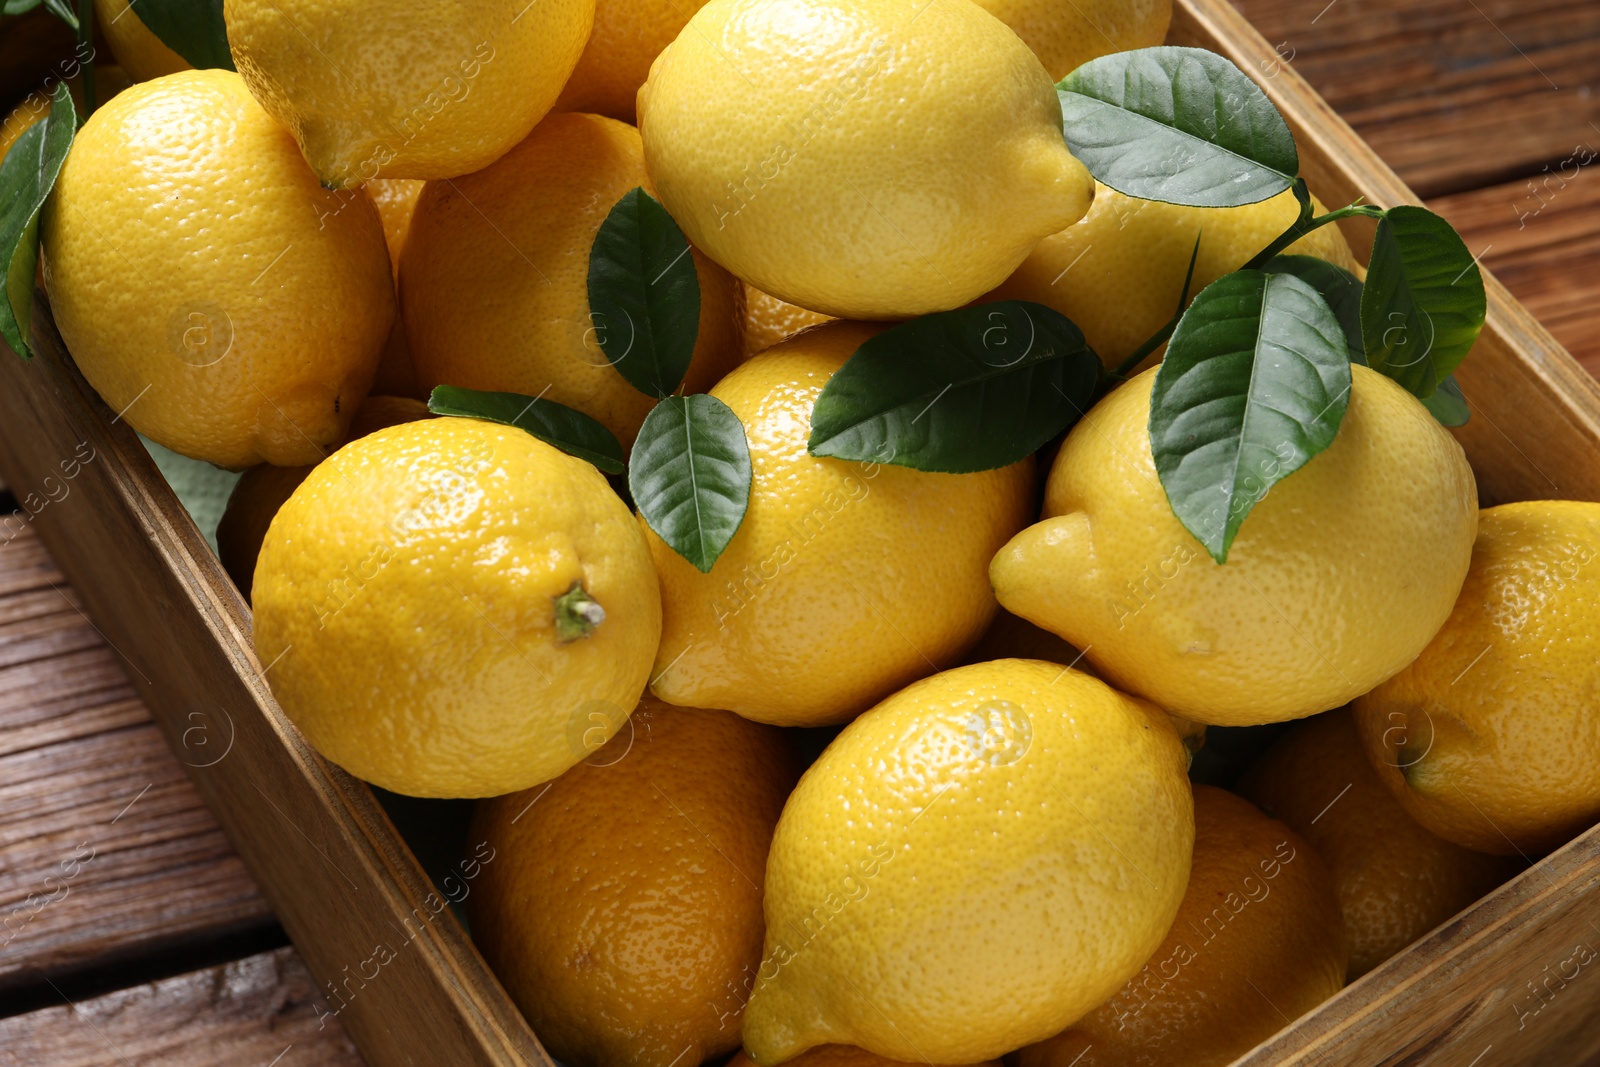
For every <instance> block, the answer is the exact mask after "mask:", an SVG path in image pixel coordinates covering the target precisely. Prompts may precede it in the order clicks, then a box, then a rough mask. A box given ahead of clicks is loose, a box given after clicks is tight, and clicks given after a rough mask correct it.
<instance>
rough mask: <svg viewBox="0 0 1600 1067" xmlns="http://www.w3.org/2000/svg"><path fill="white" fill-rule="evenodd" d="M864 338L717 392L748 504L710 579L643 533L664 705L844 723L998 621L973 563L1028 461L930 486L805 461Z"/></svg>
mask: <svg viewBox="0 0 1600 1067" xmlns="http://www.w3.org/2000/svg"><path fill="white" fill-rule="evenodd" d="M874 332H875V330H874V328H873V327H868V326H863V325H861V324H859V323H846V322H840V323H830V324H828V325H825V326H818V327H816V328H815V329H812V330H808V331H806V332H805V333H803V334H801V335H800V336H798V337H795V338H794V339H792V340H790V341H786V342H784V343H783V344H781V345H778V346H777V347H775V348H770V349H768V350H767V351H766V352H764V353H762V354H761V355H759V356H756V357H755V358H753V359H751V360H750V361H749V362H747V363H745V364H744V365H743V366H741V367H740V368H739V369H738V370H736V371H734V372H733V373H732V374H730V375H728V377H726V378H724V379H723V380H722V381H721V382H719V383H718V384H717V386H716V388H715V389H713V390H711V395H712V396H714V397H717V398H718V399H719V400H721V401H722V402H723V403H725V404H727V405H728V407H730V408H732V409H733V412H734V414H735V415H737V416H738V417H739V419H740V421H741V422H743V423H744V430H745V437H746V438H747V439H748V441H749V447H750V465H751V468H752V471H753V474H752V478H751V486H750V503H749V506H748V508H747V509H746V511H745V516H744V521H743V523H742V524H741V525H740V527H739V531H738V533H736V534H734V536H733V540H732V541H730V542H729V543H728V547H727V548H726V549H725V550H724V551H723V553H722V555H721V557H719V558H718V560H717V562H716V563H715V565H713V566H712V568H711V570H710V572H709V573H705V574H702V573H701V572H700V571H699V570H698V569H696V568H695V566H694V564H692V563H690V562H689V561H688V560H686V559H684V558H683V557H681V556H679V555H678V554H677V553H676V552H674V551H673V550H672V549H671V548H669V547H668V546H667V545H666V544H665V543H664V542H663V541H662V540H661V539H660V538H659V537H657V536H656V534H655V533H654V532H653V531H650V532H648V533H647V536H648V538H649V541H650V549H651V552H652V553H653V555H654V557H655V561H656V568H657V570H658V571H659V572H660V575H661V597H662V606H663V610H664V613H665V622H664V627H663V630H662V635H661V651H660V654H659V657H658V661H657V665H656V673H655V680H654V682H653V683H652V688H653V689H654V691H655V693H656V695H657V696H659V697H661V698H662V699H663V700H666V701H668V702H669V703H673V704H689V705H694V706H698V707H715V708H727V709H728V710H730V711H736V712H738V713H739V714H740V715H744V716H747V717H748V718H752V719H757V720H759V721H761V722H771V723H776V724H778V725H780V726H815V725H819V724H823V723H833V722H843V721H844V720H846V719H849V718H850V717H852V716H854V715H856V714H857V713H859V712H861V711H862V710H864V709H865V708H867V707H868V706H869V705H871V704H872V703H873V702H874V701H876V700H880V699H882V698H883V697H885V696H887V695H888V694H889V693H891V692H893V691H894V690H895V689H897V688H899V687H900V686H903V685H905V684H906V683H907V682H910V681H913V680H914V679H917V678H920V677H922V676H923V675H926V674H930V673H932V672H933V671H935V670H937V669H938V668H939V667H941V666H948V665H949V664H951V663H953V662H954V661H955V659H956V658H957V657H958V656H960V654H961V653H962V652H963V651H965V650H966V648H967V647H968V646H969V645H971V644H972V643H973V642H974V641H976V640H977V639H978V637H979V635H980V634H982V633H983V630H984V628H985V627H986V626H987V625H988V624H989V620H990V619H991V618H992V617H993V616H994V613H995V601H994V594H993V593H992V592H991V591H990V590H989V588H988V585H987V583H986V582H985V581H984V578H983V567H984V563H985V561H986V560H987V559H988V558H989V557H990V556H992V555H993V554H994V551H995V549H997V548H999V547H1000V546H1001V545H1002V544H1004V543H1005V540H1006V538H1008V537H1010V536H1011V535H1012V534H1013V533H1015V532H1016V531H1017V530H1019V529H1021V527H1022V525H1023V524H1024V523H1025V522H1026V521H1027V516H1028V514H1029V513H1030V512H1031V510H1032V507H1033V464H1032V462H1031V461H1024V462H1022V463H1018V464H1015V465H1014V466H1011V467H1007V468H1004V469H1002V470H994V471H985V472H983V473H980V474H934V473H928V472H925V471H917V470H912V469H910V468H908V467H892V466H888V465H886V464H882V463H871V462H865V463H857V462H851V461H847V460H841V459H830V458H826V457H821V456H812V455H810V454H808V453H807V452H806V439H807V437H808V436H809V435H810V432H811V406H812V404H814V403H815V402H816V399H817V395H818V394H819V393H821V392H822V387H823V386H824V385H826V384H827V382H828V379H829V378H830V377H832V375H833V372H834V371H836V370H838V369H839V367H840V366H841V365H843V363H844V361H845V360H846V359H847V358H849V356H850V354H851V353H853V352H854V351H855V350H856V348H857V347H859V346H860V344H861V343H862V342H863V341H865V340H866V339H867V338H868V337H870V336H872V334H873V333H874ZM647 529H648V528H647Z"/></svg>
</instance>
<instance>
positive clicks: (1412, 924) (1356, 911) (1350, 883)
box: [1239, 708, 1516, 981]
mask: <svg viewBox="0 0 1600 1067" xmlns="http://www.w3.org/2000/svg"><path fill="white" fill-rule="evenodd" d="M1239 791H1240V792H1241V793H1243V794H1244V795H1245V796H1247V797H1249V798H1250V799H1251V800H1253V801H1255V802H1256V803H1257V804H1259V805H1261V808H1262V810H1263V811H1265V812H1266V813H1267V814H1268V815H1271V816H1272V817H1273V818H1275V819H1282V820H1283V821H1284V822H1285V823H1287V824H1288V825H1289V827H1290V828H1291V829H1293V830H1294V831H1295V832H1296V833H1298V834H1300V835H1301V836H1303V837H1304V838H1305V839H1306V840H1307V841H1309V842H1311V847H1312V848H1314V849H1316V850H1317V855H1319V856H1321V857H1322V858H1323V860H1325V861H1326V862H1327V864H1328V866H1329V868H1331V869H1332V871H1333V877H1334V880H1335V881H1336V882H1337V883H1338V888H1339V905H1340V908H1341V909H1342V910H1343V912H1344V927H1345V933H1346V935H1347V936H1348V937H1349V940H1350V970H1349V974H1348V977H1349V978H1350V979H1351V980H1352V981H1353V980H1355V979H1357V978H1359V977H1361V976H1362V975H1363V974H1366V973H1367V972H1368V971H1370V970H1372V968H1374V967H1376V966H1377V965H1378V964H1380V963H1382V962H1383V961H1384V960H1386V959H1388V958H1389V957H1390V956H1393V955H1394V954H1395V953H1396V952H1399V951H1400V950H1401V949H1402V948H1405V947H1406V946H1407V945H1409V944H1411V942H1413V941H1415V940H1416V939H1417V938H1419V937H1421V936H1422V935H1423V934H1425V933H1427V932H1428V931H1429V930H1432V929H1433V928H1434V927H1436V926H1438V925H1439V924H1440V923H1442V922H1444V921H1445V920H1446V919H1448V918H1450V916H1452V915H1454V914H1455V913H1456V912H1458V911H1460V910H1461V909H1463V908H1465V907H1466V906H1467V905H1469V904H1471V903H1472V902H1473V901H1475V900H1477V899H1478V898H1479V897H1481V896H1483V895H1484V894H1485V893H1487V892H1488V891H1489V890H1491V889H1493V888H1494V887H1495V886H1497V885H1499V884H1500V883H1501V882H1503V881H1505V880H1506V879H1507V878H1509V877H1511V875H1512V874H1513V873H1514V872H1515V870H1516V866H1515V865H1514V864H1512V863H1508V862H1507V861H1506V860H1504V859H1502V858H1500V857H1497V856H1487V855H1484V854H1483V853H1481V852H1473V851H1470V850H1469V849H1465V848H1462V847H1461V846H1460V845H1454V844H1451V843H1450V842H1448V841H1446V840H1444V839H1443V838H1440V837H1435V836H1434V835H1433V834H1430V833H1429V832H1428V831H1427V830H1424V829H1423V828H1422V826H1421V825H1420V824H1418V823H1417V822H1416V821H1415V820H1414V819H1412V818H1411V816H1409V815H1407V814H1406V812H1405V809H1404V808H1402V807H1401V806H1400V804H1399V802H1398V801H1396V800H1395V798H1394V797H1392V796H1390V795H1389V791H1388V790H1387V789H1385V788H1384V787H1383V783H1382V781H1380V780H1379V778H1378V774H1377V772H1376V771H1374V770H1373V769H1372V767H1371V765H1370V764H1368V762H1367V756H1366V753H1364V752H1363V751H1362V750H1361V738H1360V737H1359V736H1358V735H1357V734H1356V729H1355V723H1354V721H1353V720H1352V719H1351V718H1350V712H1349V711H1348V709H1345V708H1340V709H1339V710H1338V711H1330V712H1328V714H1326V715H1318V716H1317V717H1315V718H1313V719H1308V720H1306V721H1305V722H1304V723H1301V724H1300V725H1298V726H1296V727H1295V728H1294V729H1293V730H1291V731H1290V732H1289V733H1288V734H1287V735H1285V736H1284V737H1282V738H1280V739H1279V740H1278V742H1277V743H1276V744H1274V745H1273V746H1272V748H1270V749H1268V750H1267V752H1266V753H1265V754H1264V755H1263V756H1262V757H1261V758H1260V759H1259V760H1257V761H1256V763H1255V765H1254V766H1252V767H1251V768H1250V770H1249V771H1248V772H1247V774H1246V775H1245V777H1244V779H1243V780H1242V781H1241V782H1240V783H1239Z"/></svg>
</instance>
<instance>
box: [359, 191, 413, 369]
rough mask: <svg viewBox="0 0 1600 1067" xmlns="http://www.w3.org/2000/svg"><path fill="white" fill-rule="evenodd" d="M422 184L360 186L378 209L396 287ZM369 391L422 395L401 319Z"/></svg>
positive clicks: (396, 319) (396, 321) (397, 318)
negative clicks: (402, 253)
mask: <svg viewBox="0 0 1600 1067" xmlns="http://www.w3.org/2000/svg"><path fill="white" fill-rule="evenodd" d="M426 184H427V183H426V182H423V181H418V180H416V179H414V178H374V179H373V180H372V181H370V182H368V183H367V184H366V185H365V186H363V188H365V189H366V191H367V195H368V196H370V197H372V203H373V206H375V207H376V208H377V209H378V218H379V219H381V220H382V221H383V240H384V243H385V244H386V245H388V247H389V263H390V265H391V266H392V267H393V268H394V277H395V284H396V285H398V284H399V283H400V251H401V249H403V248H405V246H406V234H408V233H410V232H411V216H412V214H413V213H414V212H415V211H416V210H417V199H418V197H420V196H421V195H422V187H423V186H424V185H426ZM372 391H373V392H374V393H379V394H382V395H384V396H411V397H417V398H419V399H420V398H421V397H422V396H423V395H424V394H423V391H422V386H420V385H419V384H417V369H416V367H415V366H413V365H412V362H411V345H410V343H409V342H408V341H407V339H406V322H405V317H404V316H402V315H396V316H395V317H394V325H393V326H391V327H390V328H389V340H388V342H387V343H386V344H385V345H384V346H383V358H381V359H380V360H378V373H377V376H376V377H375V378H373V379H372Z"/></svg>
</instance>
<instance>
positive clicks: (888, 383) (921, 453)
mask: <svg viewBox="0 0 1600 1067" xmlns="http://www.w3.org/2000/svg"><path fill="white" fill-rule="evenodd" d="M1101 373H1102V372H1101V365H1100V357H1098V356H1096V355H1095V354H1094V352H1093V351H1091V350H1090V348H1089V346H1088V344H1087V343H1086V342H1085V341H1084V339H1083V334H1082V333H1081V332H1079V330H1078V328H1077V327H1076V326H1074V325H1073V324H1072V321H1071V320H1070V319H1068V318H1067V317H1066V316H1064V315H1062V314H1061V313H1060V312H1059V311H1055V310H1054V309H1052V308H1048V307H1045V306H1044V305H1043V304H1034V303H1030V302H1028V301H1023V300H1000V301H996V302H994V303H990V304H977V305H974V306H972V307H966V308H959V309H957V310H955V311H941V312H939V313H937V314H934V315H924V316H922V317H921V318H918V319H912V320H911V321H910V322H903V323H901V324H899V325H898V326H894V327H892V328H890V329H888V330H885V331H884V332H883V333H880V334H878V335H877V336H876V337H873V338H870V339H869V340H868V341H867V342H866V343H865V344H863V345H862V346H861V347H860V348H858V349H856V351H855V354H854V355H852V356H851V357H850V359H849V360H848V361H847V362H846V363H845V365H844V366H843V367H840V368H839V370H838V371H837V372H835V373H834V375H833V377H832V378H831V379H829V381H828V384H827V385H826V386H825V387H824V388H823V390H822V393H821V395H820V396H818V397H817V401H816V404H815V405H814V406H813V407H812V410H811V438H810V440H809V441H808V442H807V446H808V448H809V450H810V452H811V454H812V455H814V456H834V457H837V458H839V459H852V460H861V461H863V462H873V463H892V464H895V465H896V466H901V467H914V468H916V469H917V470H925V471H947V472H953V473H966V472H970V471H982V470H993V469H994V468H996V467H1006V466H1009V465H1011V464H1013V463H1016V462H1017V461H1019V460H1021V459H1023V458H1024V457H1026V456H1027V455H1029V454H1030V453H1031V452H1033V451H1034V450H1036V449H1037V448H1039V446H1040V445H1043V444H1044V443H1045V442H1046V441H1048V440H1050V439H1051V438H1052V437H1054V436H1056V435H1057V434H1059V433H1060V432H1061V431H1062V430H1064V429H1066V428H1067V427H1068V426H1071V425H1072V424H1073V423H1075V422H1077V421H1078V419H1079V418H1080V417H1081V416H1082V415H1083V413H1084V412H1085V411H1088V410H1089V405H1090V404H1091V403H1092V402H1093V400H1094V394H1095V389H1096V387H1097V386H1098V385H1099V384H1100V378H1101Z"/></svg>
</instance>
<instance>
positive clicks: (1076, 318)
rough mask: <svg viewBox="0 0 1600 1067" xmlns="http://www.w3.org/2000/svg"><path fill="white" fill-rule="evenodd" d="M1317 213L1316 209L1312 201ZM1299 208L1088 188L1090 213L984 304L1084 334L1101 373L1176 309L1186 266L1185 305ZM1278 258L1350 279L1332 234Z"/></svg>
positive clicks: (1341, 245) (1346, 258) (1342, 245)
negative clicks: (1026, 310) (1044, 309)
mask: <svg viewBox="0 0 1600 1067" xmlns="http://www.w3.org/2000/svg"><path fill="white" fill-rule="evenodd" d="M1312 204H1313V206H1314V207H1315V208H1316V210H1317V211H1318V213H1321V212H1322V206H1321V204H1320V203H1318V202H1317V201H1316V200H1315V198H1313V200H1312ZM1299 208H1300V205H1299V203H1298V202H1297V201H1296V200H1295V198H1294V194H1293V193H1291V192H1283V193H1279V194H1278V195H1277V196H1275V197H1272V198H1270V199H1267V200H1263V201H1261V202H1260V203H1258V204H1247V205H1245V206H1244V207H1217V208H1208V207H1183V206H1182V205H1179V204H1162V203H1158V202H1156V201H1154V200H1139V199H1136V198H1134V197H1131V196H1123V195H1122V194H1121V193H1119V192H1117V191H1116V190H1115V189H1111V188H1108V187H1107V186H1104V185H1096V186H1095V194H1094V203H1093V204H1092V205H1091V206H1090V208H1089V213H1088V214H1087V215H1085V216H1084V217H1083V218H1082V219H1080V220H1079V221H1078V222H1075V223H1073V224H1072V225H1071V226H1068V227H1067V228H1066V229H1064V230H1062V231H1061V232H1060V233H1055V234H1051V235H1050V236H1049V237H1046V238H1045V239H1044V240H1042V241H1040V242H1039V244H1038V246H1037V247H1036V248H1034V250H1033V251H1032V252H1031V253H1029V255H1028V258H1027V259H1025V260H1023V262H1022V266H1020V267H1018V268H1017V269H1016V272H1015V273H1014V274H1012V275H1011V277H1009V278H1007V279H1006V280H1005V282H1004V284H1002V285H1001V286H999V288H997V289H995V290H994V292H992V293H990V294H989V296H990V298H992V299H995V300H1032V301H1034V302H1036V303H1040V304H1045V305H1047V306H1049V307H1053V308H1055V309H1056V310H1057V311H1059V312H1061V313H1062V314H1063V315H1065V316H1066V317H1067V318H1069V319H1071V320H1072V321H1073V322H1074V323H1075V324H1076V325H1077V327H1078V328H1079V329H1080V330H1082V331H1083V336H1084V339H1085V340H1087V341H1088V342H1089V347H1091V348H1093V349H1094V350H1095V351H1096V352H1098V353H1099V354H1100V358H1101V359H1103V360H1105V362H1106V365H1107V366H1116V365H1117V364H1118V363H1121V362H1122V361H1123V360H1124V359H1126V358H1127V357H1128V356H1130V355H1132V354H1133V353H1134V352H1135V351H1136V350H1137V349H1138V348H1139V346H1140V345H1141V344H1143V343H1144V342H1145V340H1146V339H1148V338H1149V337H1150V336H1152V335H1153V334H1154V333H1155V332H1156V331H1157V330H1159V329H1161V327H1162V326H1164V325H1166V323H1167V320H1168V319H1170V318H1172V313H1173V312H1174V311H1176V310H1177V308H1178V298H1179V297H1180V296H1182V295H1183V279H1184V275H1185V274H1187V273H1188V270H1189V257H1190V255H1191V254H1195V238H1197V237H1198V238H1199V239H1200V250H1199V253H1198V254H1195V263H1194V280H1193V282H1192V283H1191V284H1190V286H1189V295H1190V296H1191V297H1192V296H1193V295H1194V294H1195V293H1198V292H1199V291H1200V290H1201V289H1204V288H1205V287H1206V286H1208V285H1210V284H1211V283H1212V282H1214V281H1216V280H1217V279H1218V278H1220V277H1222V276H1223V275H1224V274H1228V273H1230V272H1232V271H1236V270H1238V269H1239V268H1240V267H1242V266H1244V265H1245V264H1246V263H1247V262H1249V261H1250V258H1251V257H1252V256H1254V255H1255V254H1256V253H1257V252H1259V251H1261V250H1262V249H1263V248H1265V247H1267V245H1268V244H1270V243H1271V242H1272V240H1273V239H1274V238H1276V237H1277V236H1278V235H1279V234H1281V233H1283V232H1284V231H1285V230H1287V229H1288V228H1289V224H1290V223H1292V222H1294V220H1295V218H1296V217H1297V215H1298V212H1299ZM1286 254H1293V255H1306V256H1317V257H1318V258H1321V259H1325V260H1327V261H1328V262H1330V263H1334V264H1336V265H1338V266H1341V267H1343V268H1344V269H1346V270H1348V271H1352V272H1354V271H1357V270H1359V269H1360V268H1359V267H1358V266H1357V264H1356V260H1355V256H1354V255H1353V254H1352V253H1351V251H1350V246H1349V245H1348V244H1347V243H1346V242H1345V239H1344V236H1343V235H1342V234H1340V232H1339V228H1338V227H1337V226H1323V227H1321V228H1320V229H1316V230H1312V231H1311V232H1310V233H1308V234H1306V235H1305V236H1304V237H1302V238H1300V239H1299V240H1298V241H1296V242H1295V243H1294V244H1292V245H1290V246H1289V248H1288V249H1286Z"/></svg>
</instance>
